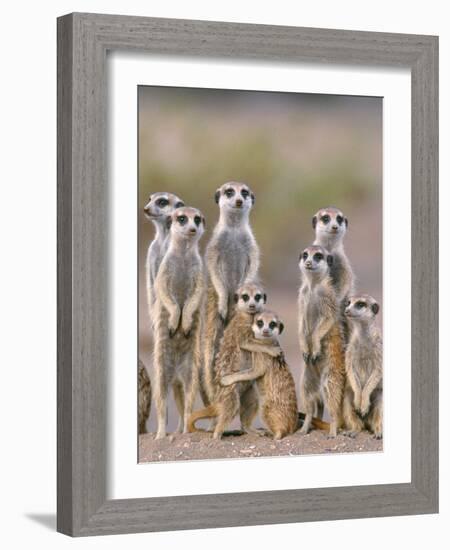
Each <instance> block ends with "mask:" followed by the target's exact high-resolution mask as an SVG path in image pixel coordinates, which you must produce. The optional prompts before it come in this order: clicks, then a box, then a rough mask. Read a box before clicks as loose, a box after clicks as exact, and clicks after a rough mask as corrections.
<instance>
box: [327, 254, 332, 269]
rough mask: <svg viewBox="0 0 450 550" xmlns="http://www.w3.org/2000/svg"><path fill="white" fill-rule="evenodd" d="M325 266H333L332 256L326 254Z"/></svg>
mask: <svg viewBox="0 0 450 550" xmlns="http://www.w3.org/2000/svg"><path fill="white" fill-rule="evenodd" d="M327 264H328V265H329V266H330V267H331V266H332V265H333V256H332V255H331V254H328V256H327Z"/></svg>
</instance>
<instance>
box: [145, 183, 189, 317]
mask: <svg viewBox="0 0 450 550" xmlns="http://www.w3.org/2000/svg"><path fill="white" fill-rule="evenodd" d="M181 206H184V202H183V201H182V200H181V199H180V198H179V197H177V196H176V195H174V194H173V193H153V194H151V195H150V197H149V198H148V201H147V204H146V205H145V206H144V215H145V217H146V218H147V219H148V220H150V221H151V222H152V223H153V225H154V226H155V236H154V238H153V241H152V242H151V243H150V245H149V247H148V250H147V257H146V261H145V286H146V289H147V307H148V313H149V317H150V322H151V323H152V324H153V314H152V309H153V306H154V304H155V291H154V285H155V279H156V275H157V274H158V269H159V266H160V265H161V262H162V259H163V258H164V254H165V253H166V251H167V247H168V238H167V237H168V235H169V228H168V227H167V223H166V220H167V217H168V216H170V215H171V214H172V212H173V211H174V210H175V209H176V208H180V207H181Z"/></svg>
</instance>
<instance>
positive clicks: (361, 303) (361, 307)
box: [355, 302, 366, 309]
mask: <svg viewBox="0 0 450 550" xmlns="http://www.w3.org/2000/svg"><path fill="white" fill-rule="evenodd" d="M355 306H356V308H357V309H363V308H365V307H366V304H365V302H356V304H355Z"/></svg>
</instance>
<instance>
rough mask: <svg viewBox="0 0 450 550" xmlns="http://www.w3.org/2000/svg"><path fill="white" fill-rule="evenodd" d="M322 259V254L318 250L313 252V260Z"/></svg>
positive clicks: (318, 260) (319, 260)
mask: <svg viewBox="0 0 450 550" xmlns="http://www.w3.org/2000/svg"><path fill="white" fill-rule="evenodd" d="M322 260H323V254H321V253H320V252H316V253H315V254H314V261H316V262H321V261H322Z"/></svg>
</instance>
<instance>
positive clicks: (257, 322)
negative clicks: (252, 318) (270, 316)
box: [256, 319, 264, 328]
mask: <svg viewBox="0 0 450 550" xmlns="http://www.w3.org/2000/svg"><path fill="white" fill-rule="evenodd" d="M256 326H257V327H259V328H263V326H264V321H262V320H261V319H259V321H256Z"/></svg>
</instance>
